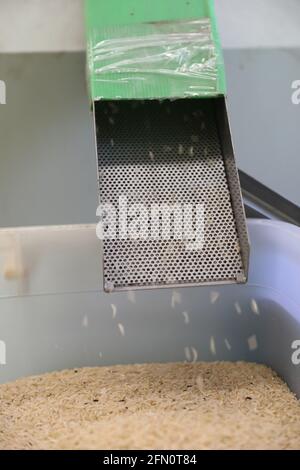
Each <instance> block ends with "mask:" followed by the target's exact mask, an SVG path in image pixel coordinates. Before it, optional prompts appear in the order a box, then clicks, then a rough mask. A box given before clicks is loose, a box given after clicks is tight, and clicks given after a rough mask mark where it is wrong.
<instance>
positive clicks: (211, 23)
mask: <svg viewBox="0 0 300 470" xmlns="http://www.w3.org/2000/svg"><path fill="white" fill-rule="evenodd" d="M86 23H87V57H88V80H89V86H90V94H91V99H92V100H93V101H96V100H101V99H167V98H169V99H172V98H174V99H175V98H188V97H198V98H199V97H212V96H220V95H224V94H225V73H224V64H223V57H222V51H221V46H220V40H219V36H218V32H217V27H216V18H215V13H214V6H213V1H212V0H197V1H195V0H190V1H183V0H152V1H151V2H149V0H110V1H109V2H105V1H104V0H86Z"/></svg>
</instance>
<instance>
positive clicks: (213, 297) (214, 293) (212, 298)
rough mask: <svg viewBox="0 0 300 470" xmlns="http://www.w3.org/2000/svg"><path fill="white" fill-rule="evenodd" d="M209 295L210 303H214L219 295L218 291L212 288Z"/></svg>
mask: <svg viewBox="0 0 300 470" xmlns="http://www.w3.org/2000/svg"><path fill="white" fill-rule="evenodd" d="M209 295H210V303H211V304H214V303H216V301H217V300H218V298H219V297H220V293H219V292H217V291H215V290H212V291H211V292H210V294H209Z"/></svg>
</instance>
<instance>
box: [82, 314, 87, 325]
mask: <svg viewBox="0 0 300 470" xmlns="http://www.w3.org/2000/svg"><path fill="white" fill-rule="evenodd" d="M88 324H89V319H88V316H87V315H84V317H83V319H82V326H83V327H84V328H87V327H88Z"/></svg>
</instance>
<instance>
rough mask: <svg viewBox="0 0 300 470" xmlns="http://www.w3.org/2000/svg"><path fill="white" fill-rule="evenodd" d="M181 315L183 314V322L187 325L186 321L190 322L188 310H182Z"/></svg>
mask: <svg viewBox="0 0 300 470" xmlns="http://www.w3.org/2000/svg"><path fill="white" fill-rule="evenodd" d="M182 315H183V318H184V323H185V324H186V325H187V324H188V323H190V317H189V314H188V312H182Z"/></svg>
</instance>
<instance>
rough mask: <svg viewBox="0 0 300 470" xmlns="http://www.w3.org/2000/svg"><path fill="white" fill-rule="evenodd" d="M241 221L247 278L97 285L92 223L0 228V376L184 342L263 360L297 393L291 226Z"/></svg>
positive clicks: (299, 333) (167, 349)
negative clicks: (182, 284) (158, 285)
mask: <svg viewBox="0 0 300 470" xmlns="http://www.w3.org/2000/svg"><path fill="white" fill-rule="evenodd" d="M248 228H249V234H250V241H251V257H250V272H249V281H248V283H247V284H246V285H229V286H228V285H227V286H222V287H216V288H215V287H193V288H182V289H177V290H172V289H159V290H145V291H142V290H139V291H131V292H119V293H113V294H105V293H104V292H102V291H101V286H102V280H101V266H100V254H99V243H100V242H99V240H98V239H97V238H96V234H95V226H94V225H85V226H81V225H78V226H58V227H39V228H37V227H35V228H24V229H22V228H18V229H7V230H0V268H1V277H0V345H1V347H0V381H1V382H6V381H10V380H14V379H16V378H18V377H21V376H27V375H31V374H39V373H43V372H47V371H51V370H56V369H65V368H73V367H80V366H96V365H101V364H102V365H107V364H116V363H119V364H123V363H137V362H139V363H141V362H152V361H153V362H164V361H183V360H186V357H185V348H186V347H189V348H194V349H190V350H191V351H192V354H191V359H193V360H195V359H198V360H204V361H215V360H218V361H220V360H230V361H236V360H246V361H257V362H260V363H264V364H266V365H268V366H271V367H272V368H273V369H274V370H276V371H277V373H278V374H279V375H280V376H282V377H283V379H284V380H285V381H286V382H287V383H288V385H289V386H290V388H291V390H293V391H294V392H295V393H296V394H297V395H298V396H300V364H297V363H298V362H299V359H300V229H299V228H297V227H295V226H292V225H289V224H285V223H280V222H274V221H266V220H249V221H248ZM184 312H186V313H184ZM113 317H114V318H113ZM118 324H121V325H122V326H123V328H124V335H122V334H120V328H119V327H118ZM298 351H299V353H298Z"/></svg>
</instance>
